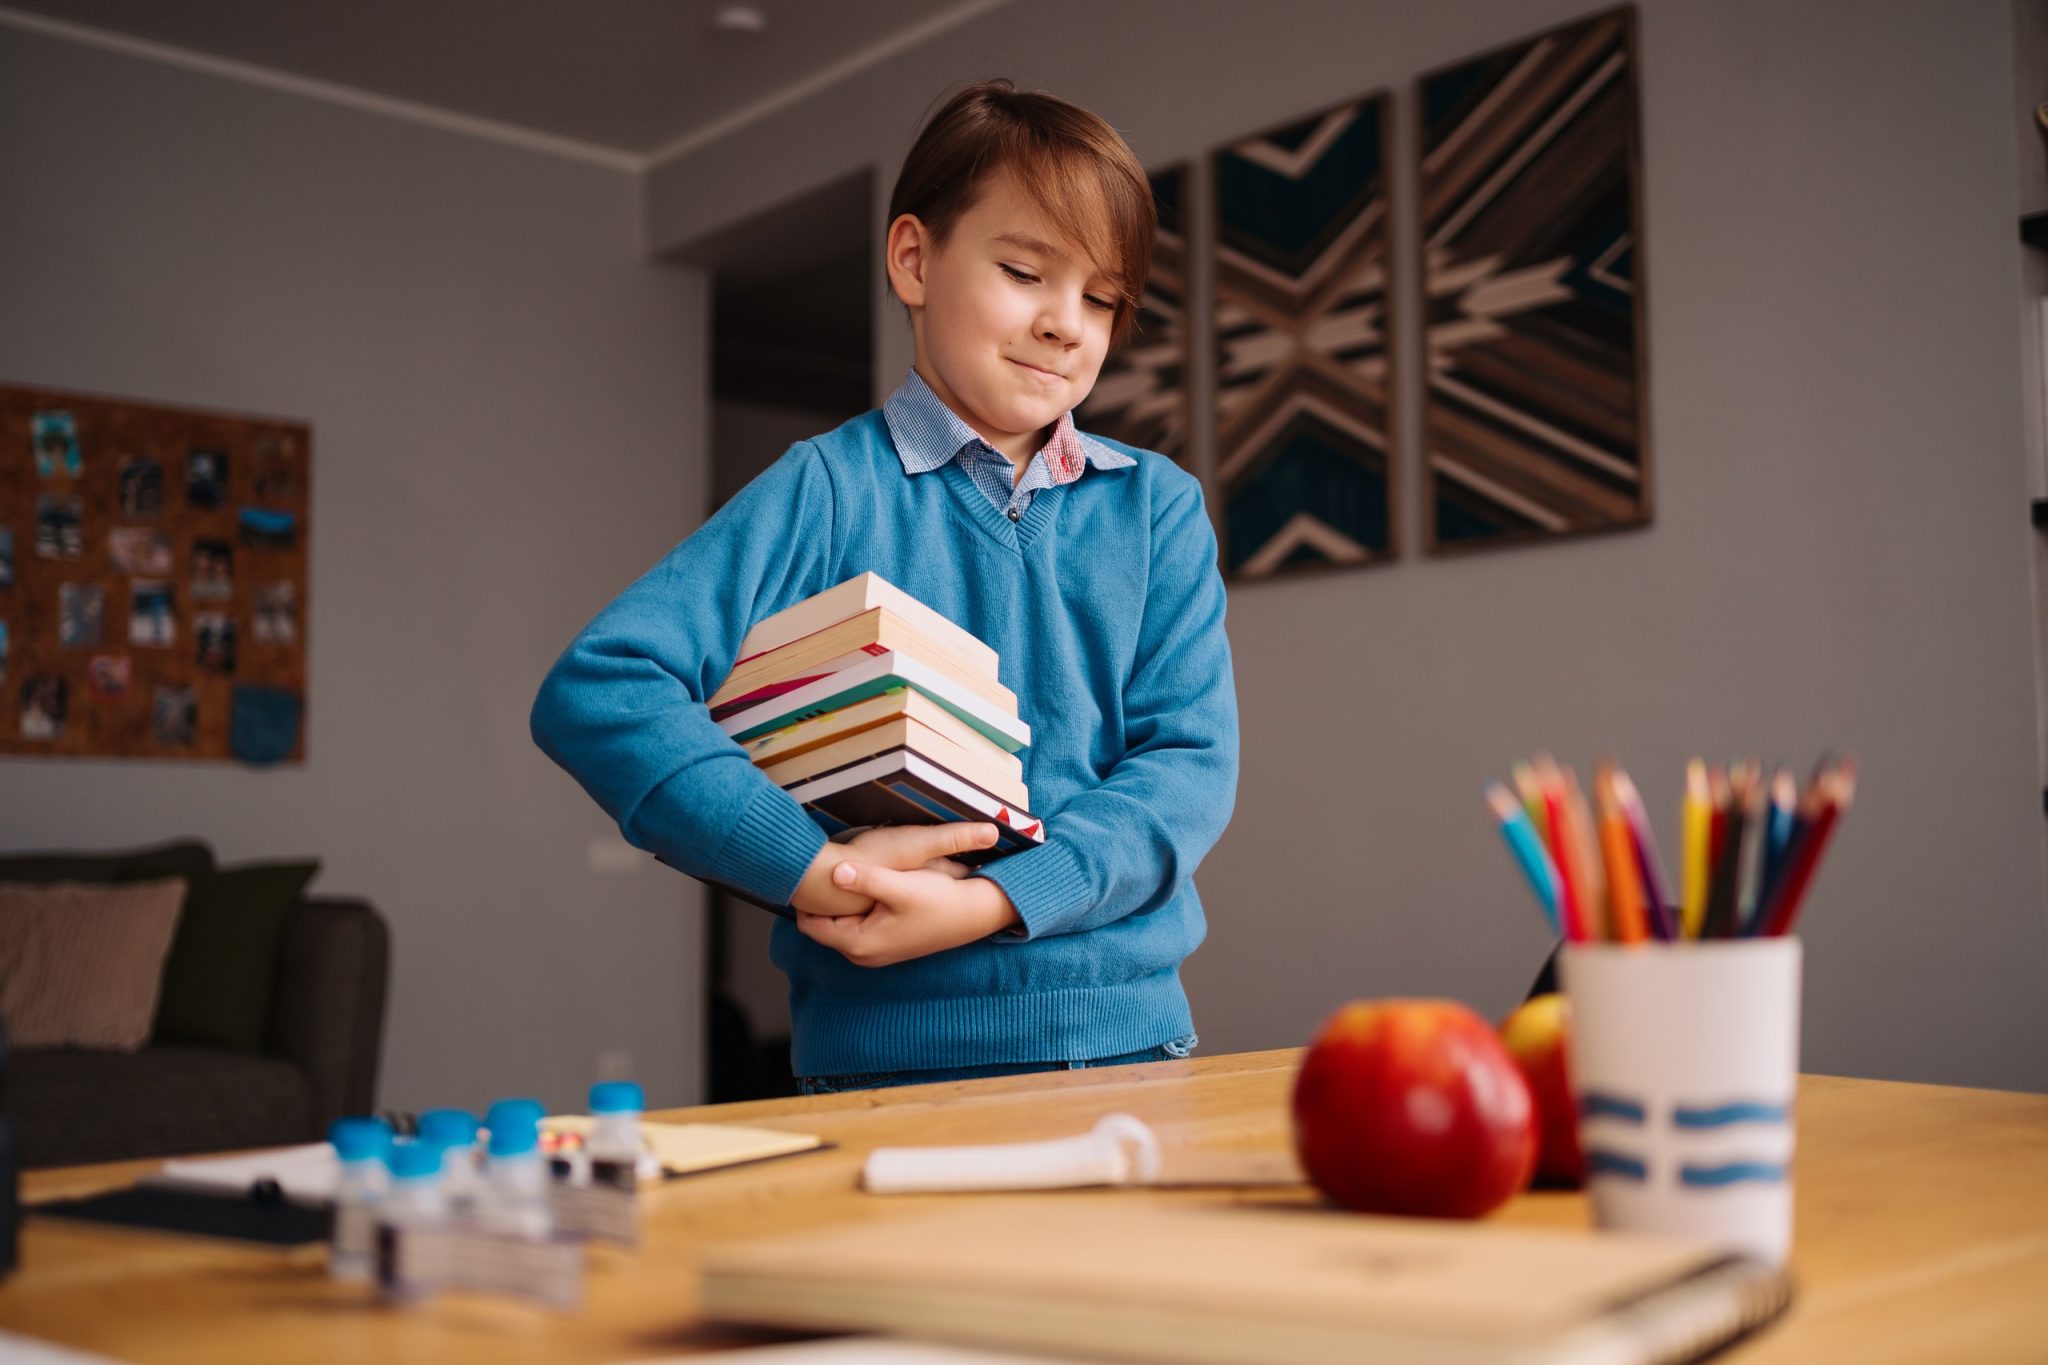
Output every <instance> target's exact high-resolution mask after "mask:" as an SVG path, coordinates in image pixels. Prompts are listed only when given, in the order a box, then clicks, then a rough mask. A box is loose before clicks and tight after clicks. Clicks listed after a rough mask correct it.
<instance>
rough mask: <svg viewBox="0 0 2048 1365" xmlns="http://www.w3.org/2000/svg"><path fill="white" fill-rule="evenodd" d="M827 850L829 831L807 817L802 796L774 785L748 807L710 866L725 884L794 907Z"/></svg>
mask: <svg viewBox="0 0 2048 1365" xmlns="http://www.w3.org/2000/svg"><path fill="white" fill-rule="evenodd" d="M824 846H825V831H824V830H822V829H819V828H818V826H817V823H816V822H815V821H813V820H812V819H811V817H810V816H808V815H806V814H804V808H803V807H802V806H801V805H799V804H798V803H797V801H796V798H795V797H793V796H791V795H790V794H789V793H788V792H786V791H784V790H782V788H780V787H769V788H767V789H766V790H764V791H763V792H761V794H760V795H758V796H756V797H755V798H754V799H753V802H752V803H751V804H749V805H748V807H747V812H746V814H745V815H742V816H741V817H740V822H739V823H738V824H737V825H734V826H733V829H732V833H730V834H728V835H726V837H725V843H724V844H723V845H722V846H721V847H720V848H719V850H718V852H716V853H714V854H712V855H711V857H710V859H709V860H708V865H709V867H710V869H711V872H712V875H713V876H715V877H717V878H718V879H719V880H721V881H726V882H731V883H732V884H733V885H735V886H742V887H745V888H746V889H747V890H749V891H751V892H753V893H754V894H755V895H757V896H759V897H760V898H761V899H763V900H766V901H770V902H773V903H774V904H776V905H788V904H789V898H790V897H791V896H794V895H795V894H796V889H797V886H798V885H799V884H800V883H801V882H802V881H803V879H804V873H806V872H808V871H809V870H810V867H811V861H812V859H814V858H816V857H817V856H818V850H819V849H821V848H823V847H824Z"/></svg>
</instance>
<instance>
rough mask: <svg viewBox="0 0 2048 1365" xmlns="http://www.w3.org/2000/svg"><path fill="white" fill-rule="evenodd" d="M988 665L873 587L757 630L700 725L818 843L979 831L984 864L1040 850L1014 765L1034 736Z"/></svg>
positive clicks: (978, 649)
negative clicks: (989, 836) (923, 830)
mask: <svg viewBox="0 0 2048 1365" xmlns="http://www.w3.org/2000/svg"><path fill="white" fill-rule="evenodd" d="M997 662H998V660H997V657H996V652H995V651H994V650H992V649H990V648H989V647H988V646H987V645H986V644H984V643H982V641H980V640H978V639H976V638H975V637H974V636H973V635H971V634H969V633H968V632H967V631H965V630H963V629H961V628H960V627H959V626H957V625H955V624H954V623H953V622H951V621H949V620H947V619H946V618H945V617H944V616H941V615H940V614H939V613H938V612H936V611H933V610H932V609H931V608H930V607H928V606H926V605H925V604H924V603H922V602H920V601H918V600H917V599H916V598H914V597H912V596H911V595H910V594H908V593H906V592H904V591H903V590H902V589H901V588H898V587H896V586H895V585H894V584H892V583H890V582H888V581H887V580H886V579H884V578H881V577H879V576H878V575H876V574H872V573H864V574H861V575H859V576H858V577H856V578H850V579H848V580H847V581H846V582H844V583H841V584H839V585H838V586H837V587H834V588H828V589H826V590H825V591H824V592H821V593H819V594H818V595H816V596H815V597H808V598H805V599H804V600H803V601H801V602H798V603H797V604H796V605H794V606H792V607H789V608H787V609H785V610H783V611H779V612H777V613H775V615H773V616H770V617H767V618H766V619H764V620H762V621H760V622H758V623H756V624H755V626H754V628H753V629H752V630H750V631H748V632H747V637H746V639H745V640H743V641H742V642H741V643H740V655H739V662H737V663H735V664H734V665H733V669H732V673H731V675H730V676H729V677H728V678H727V679H726V680H725V683H724V685H723V686H721V687H720V688H719V689H718V691H717V692H716V693H714V694H713V695H712V697H711V701H710V708H711V718H712V719H713V720H715V721H717V722H718V725H719V727H720V728H721V729H723V730H724V731H725V733H726V734H728V735H731V736H732V737H733V739H735V740H737V741H738V742H739V743H740V744H741V745H742V746H743V747H744V748H745V749H746V750H747V753H748V755H749V757H751V758H752V759H753V761H754V763H755V765H756V766H758V767H759V768H760V769H761V771H762V772H764V773H766V774H767V775H768V777H769V778H771V779H772V780H773V781H774V782H775V783H776V785H777V786H780V787H782V788H784V789H786V790H787V791H788V792H789V794H790V795H791V796H793V797H795V798H796V799H797V800H798V801H799V802H801V803H802V804H803V806H804V808H805V810H807V811H809V812H810V815H811V818H812V819H813V820H815V821H817V822H818V825H819V826H820V827H821V828H822V829H824V831H825V832H826V833H827V834H838V833H840V832H842V831H844V830H848V829H853V828H858V827H862V826H866V825H880V824H898V825H900V824H938V823H943V822H946V821H955V820H965V821H988V822H992V823H993V824H994V825H995V826H996V828H997V831H998V838H997V842H996V845H995V847H994V848H992V849H984V850H979V851H977V852H976V853H973V854H968V855H965V856H963V857H962V858H961V861H962V862H966V863H978V862H985V861H987V860H988V859H990V858H994V857H1000V856H1002V855H1003V854H1006V853H1014V852H1017V851H1018V850H1020V849H1025V848H1031V847H1033V846H1035V845H1037V844H1040V843H1043V842H1044V839H1045V835H1044V831H1043V830H1042V828H1041V826H1040V822H1039V821H1038V819H1037V818H1036V817H1034V816H1033V815H1032V814H1031V813H1030V810H1029V807H1030V801H1031V796H1030V793H1029V792H1028V791H1027V790H1026V789H1025V786H1024V763H1023V760H1022V759H1020V758H1019V757H1018V756H1017V755H1018V753H1019V752H1020V751H1021V750H1023V749H1024V748H1026V747H1028V746H1029V745H1030V743H1031V729H1030V727H1029V726H1027V725H1026V724H1025V723H1024V722H1023V721H1022V720H1019V719H1018V717H1017V697H1016V694H1014V693H1013V692H1011V691H1010V689H1008V688H1007V687H1004V686H1003V685H1002V683H1001V682H999V681H998V680H997V677H996V668H997Z"/></svg>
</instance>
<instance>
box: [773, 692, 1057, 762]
mask: <svg viewBox="0 0 2048 1365" xmlns="http://www.w3.org/2000/svg"><path fill="white" fill-rule="evenodd" d="M901 717H908V718H909V719H911V720H914V721H916V722H917V723H918V724H920V725H922V726H924V727H925V728H927V729H930V730H936V731H938V732H939V733H940V734H942V735H944V736H945V737H946V738H947V739H950V740H952V741H953V742H954V743H955V744H958V745H960V746H962V747H963V748H967V749H975V750H977V751H978V750H980V749H983V748H986V749H988V750H990V751H992V752H995V753H999V754H1000V753H1008V752H1009V750H1007V749H1005V748H1003V747H1002V746H1001V745H999V744H994V743H991V742H990V740H989V739H988V737H987V736H986V735H984V734H982V733H981V732H980V731H979V730H977V729H975V728H974V727H973V726H971V725H969V724H967V722H965V721H963V720H961V719H960V718H959V717H958V716H955V715H954V714H953V713H952V712H951V711H948V710H947V709H946V708H945V707H943V706H941V705H939V704H938V703H937V702H935V701H933V700H932V699H931V698H930V697H927V696H926V695H925V694H924V693H922V692H919V691H917V690H916V689H915V688H911V687H892V688H890V689H889V690H888V691H886V692H881V693H878V694H876V695H875V696H872V697H869V698H868V699H867V700H866V701H858V702H855V703H854V704H853V705H851V706H842V707H840V708H839V709H838V710H836V711H827V712H826V713H825V714H824V715H822V716H815V717H813V718H812V719H810V720H800V721H798V722H797V723H796V724H794V725H785V726H783V727H782V728H781V729H780V730H770V731H769V732H768V733H767V734H765V735H762V736H760V737H759V738H757V739H750V740H748V741H747V742H746V743H745V744H744V745H742V746H741V747H742V748H744V749H745V750H746V751H747V757H748V758H751V759H753V760H754V765H755V766H756V767H762V768H765V767H767V766H768V765H769V764H771V763H780V762H782V760H784V759H785V758H795V757H796V756H797V755H798V754H802V753H808V752H809V751H810V750H812V749H815V748H817V747H818V746H819V745H821V744H830V743H831V742H832V741H833V740H836V739H842V738H844V737H845V736H847V735H850V734H853V733H855V732H856V731H859V730H867V729H872V728H873V727H875V726H877V725H885V724H887V723H888V722H889V721H892V720H896V719H899V718H901ZM1019 767H1020V770H1021V767H1022V765H1021V763H1020V765H1019Z"/></svg>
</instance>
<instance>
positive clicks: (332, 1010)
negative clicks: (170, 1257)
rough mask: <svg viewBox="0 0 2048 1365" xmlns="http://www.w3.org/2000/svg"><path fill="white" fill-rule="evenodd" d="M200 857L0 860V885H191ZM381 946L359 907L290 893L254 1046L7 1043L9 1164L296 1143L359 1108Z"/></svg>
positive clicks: (375, 1025) (197, 850)
mask: <svg viewBox="0 0 2048 1365" xmlns="http://www.w3.org/2000/svg"><path fill="white" fill-rule="evenodd" d="M214 869H215V862H214V856H213V850H212V849H211V848H210V847H209V846H208V845H206V844H205V843H203V842H201V841H198V840H182V841H179V842H176V843H170V844H163V845H158V846H155V847H151V848H143V849H134V850H128V851H124V852H118V853H31V854H15V855H0V882H27V883H49V882H57V881H74V882H98V883H111V882H129V881H140V880H146V879H152V878H162V877H188V878H189V877H194V876H199V875H201V874H205V873H210V872H212V871H214ZM390 954H391V939H390V932H389V929H388V927H387V926H386V924H385V922H384V919H383V917H382V916H381V915H379V914H378V913H377V911H376V909H375V908H374V907H372V906H371V905H369V904H368V903H367V902H365V901H361V900H353V899H346V898H339V897H330V896H308V895H302V896H300V897H299V899H298V901H297V902H296V904H294V905H293V906H292V907H291V909H290V910H289V912H287V913H286V915H285V919H284V928H283V933H282V937H281V939H280V941H279V946H278V950H277V959H276V975H275V978H274V980H273V982H272V987H271V1004H270V1010H269V1022H268V1026H267V1028H266V1030H265V1038H264V1042H263V1046H262V1049H261V1051H260V1052H245V1051H238V1050H230V1049H228V1048H223V1047H212V1046H205V1045H201V1044H194V1043H173V1042H155V1041H152V1042H151V1043H150V1044H149V1045H148V1046H146V1047H144V1048H142V1049H141V1050H140V1051H138V1052H101V1051H90V1050H86V1049H80V1048H49V1049H11V1050H10V1055H9V1058H8V1074H7V1079H6V1085H5V1091H4V1094H0V1111H4V1112H5V1114H6V1116H7V1118H8V1119H9V1120H10V1122H11V1124H12V1126H13V1129H14V1136H15V1142H16V1145H17V1148H18V1150H19V1157H20V1163H21V1166H22V1167H23V1168H24V1169H33V1168H36V1167H40V1166H64V1165H74V1164H79V1163H84V1162H93V1161H118V1160H126V1159H130V1158H137V1157H154V1156H169V1155H173V1154H176V1153H181V1152H204V1151H223V1150H228V1149H232V1148H240V1147H262V1146H275V1145H280V1144H289V1143H297V1142H307V1141H314V1140H317V1139H320V1138H322V1137H324V1136H325V1135H326V1132H327V1126H328V1124H330V1123H331V1122H332V1121H333V1120H335V1119H337V1118H339V1117H341V1116H343V1115H345V1114H360V1113H368V1112H370V1107H371V1104H372V1103H373V1097H374V1095H375V1093H376V1086H377V1066H378V1059H379V1052H380V1049H381V1047H382V1042H383V1032H384V998H385V991H386V988H387V985H388V981H389V976H390Z"/></svg>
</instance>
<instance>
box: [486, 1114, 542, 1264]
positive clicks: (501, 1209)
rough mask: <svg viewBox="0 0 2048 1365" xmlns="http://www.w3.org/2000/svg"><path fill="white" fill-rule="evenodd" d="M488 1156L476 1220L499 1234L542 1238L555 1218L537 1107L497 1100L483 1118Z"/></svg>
mask: <svg viewBox="0 0 2048 1365" xmlns="http://www.w3.org/2000/svg"><path fill="white" fill-rule="evenodd" d="M484 1127H485V1128H487V1129H488V1130H489V1131H490V1149H489V1150H490V1156H489V1159H488V1160H487V1161H486V1162H485V1165H484V1188H483V1191H482V1193H481V1195H480V1197H479V1199H478V1203H477V1220H478V1221H479V1222H481V1223H483V1224H484V1225H485V1226H486V1227H490V1228H493V1229H495V1230H497V1231H499V1232H509V1233H512V1234H515V1235H517V1236H521V1237H545V1236H547V1235H548V1231H549V1229H550V1228H551V1227H552V1226H553V1223H554V1219H553V1215H552V1213H551V1211H550V1210H549V1208H548V1167H547V1162H546V1161H545V1160H544V1159H543V1158H542V1157H541V1152H540V1105H539V1104H538V1102H536V1101H533V1100H500V1101H499V1102H498V1103H496V1104H494V1105H492V1106H491V1109H490V1112H489V1113H488V1114H486V1115H485V1116H484Z"/></svg>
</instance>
